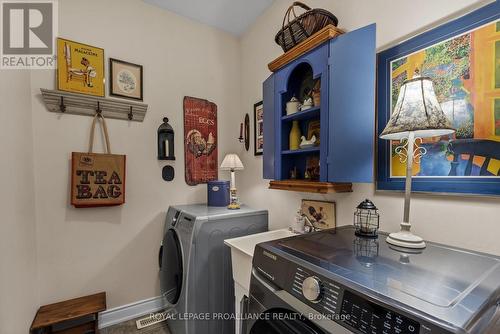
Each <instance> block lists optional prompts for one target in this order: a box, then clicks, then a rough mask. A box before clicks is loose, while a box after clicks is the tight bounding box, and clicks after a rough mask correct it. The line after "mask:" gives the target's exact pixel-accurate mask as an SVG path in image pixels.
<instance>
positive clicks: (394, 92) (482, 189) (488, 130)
mask: <svg viewBox="0 0 500 334" xmlns="http://www.w3.org/2000/svg"><path fill="white" fill-rule="evenodd" d="M416 69H418V70H419V71H420V73H421V75H422V76H427V77H430V78H431V79H432V80H433V83H434V88H435V91H436V96H437V98H438V101H439V103H440V104H441V107H442V109H443V111H444V113H445V115H446V116H447V117H448V119H449V121H450V122H451V124H452V126H453V127H454V128H455V129H456V132H455V133H454V134H453V135H450V136H443V137H437V138H429V139H425V140H423V141H422V142H421V143H420V144H419V145H421V146H423V147H424V148H425V149H426V151H427V154H426V155H424V156H423V157H422V158H421V161H420V164H414V167H413V169H414V178H413V190H414V191H419V192H433V193H454V194H479V195H500V2H498V1H496V2H494V3H491V4H489V5H487V6H485V7H482V8H480V9H478V10H476V11H474V12H472V13H470V14H467V15H465V16H462V17H460V18H458V19H456V20H454V21H451V22H448V23H446V24H444V25H442V26H440V27H437V28H435V29H433V30H430V31H427V32H425V33H423V34H421V35H419V36H416V37H414V38H412V39H409V40H407V41H405V42H403V43H402V44H400V45H397V46H395V47H393V48H390V49H387V50H385V51H382V52H380V53H379V54H378V78H377V81H378V99H377V100H378V121H377V122H378V124H377V125H378V134H379V135H380V133H381V131H382V130H383V129H384V127H385V125H386V124H387V122H388V120H389V118H390V115H391V112H392V110H393V108H394V105H395V103H396V99H397V97H398V93H399V88H400V87H401V85H402V84H403V82H404V81H405V80H407V79H411V78H412V76H413V73H414V72H415V70H416ZM397 146H398V142H397V141H393V142H391V141H385V140H381V139H378V142H377V150H378V152H377V170H378V175H377V190H403V189H404V186H405V185H404V183H405V178H404V177H405V165H406V164H405V163H402V162H400V160H399V157H398V155H397V154H396V151H395V150H396V147H397Z"/></svg>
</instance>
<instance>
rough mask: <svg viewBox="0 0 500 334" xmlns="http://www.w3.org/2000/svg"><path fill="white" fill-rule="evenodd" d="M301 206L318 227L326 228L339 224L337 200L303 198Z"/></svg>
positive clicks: (303, 211) (315, 226)
mask: <svg viewBox="0 0 500 334" xmlns="http://www.w3.org/2000/svg"><path fill="white" fill-rule="evenodd" d="M300 208H301V210H302V213H303V214H304V215H305V216H306V217H307V218H308V219H309V221H310V222H311V223H312V224H313V226H314V228H316V229H320V230H326V229H330V228H335V227H336V226H337V220H336V208H335V202H327V201H317V200H310V199H303V200H302V203H301V206H300Z"/></svg>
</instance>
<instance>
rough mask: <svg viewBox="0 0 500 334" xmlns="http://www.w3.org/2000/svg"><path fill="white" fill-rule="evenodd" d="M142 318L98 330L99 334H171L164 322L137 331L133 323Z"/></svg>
mask: <svg viewBox="0 0 500 334" xmlns="http://www.w3.org/2000/svg"><path fill="white" fill-rule="evenodd" d="M140 318H143V317H139V318H137V319H132V320H129V321H125V322H121V323H119V324H116V325H113V326H109V327H106V328H103V329H101V330H99V334H136V333H137V334H171V333H170V331H169V330H168V327H167V323H166V322H160V323H158V324H154V325H152V326H149V327H146V328H143V329H137V326H136V324H135V321H136V320H138V319H140Z"/></svg>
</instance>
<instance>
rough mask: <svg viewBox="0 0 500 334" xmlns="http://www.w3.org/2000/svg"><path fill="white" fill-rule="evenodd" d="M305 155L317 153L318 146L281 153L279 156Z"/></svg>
mask: <svg viewBox="0 0 500 334" xmlns="http://www.w3.org/2000/svg"><path fill="white" fill-rule="evenodd" d="M305 153H319V146H313V147H308V148H299V149H298V150H284V151H281V154H284V155H290V154H305Z"/></svg>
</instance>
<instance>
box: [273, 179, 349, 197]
mask: <svg viewBox="0 0 500 334" xmlns="http://www.w3.org/2000/svg"><path fill="white" fill-rule="evenodd" d="M269 189H278V190H288V191H298V192H305V193H316V194H328V193H347V192H352V183H332V182H317V181H304V180H282V181H277V180H272V181H269Z"/></svg>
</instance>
